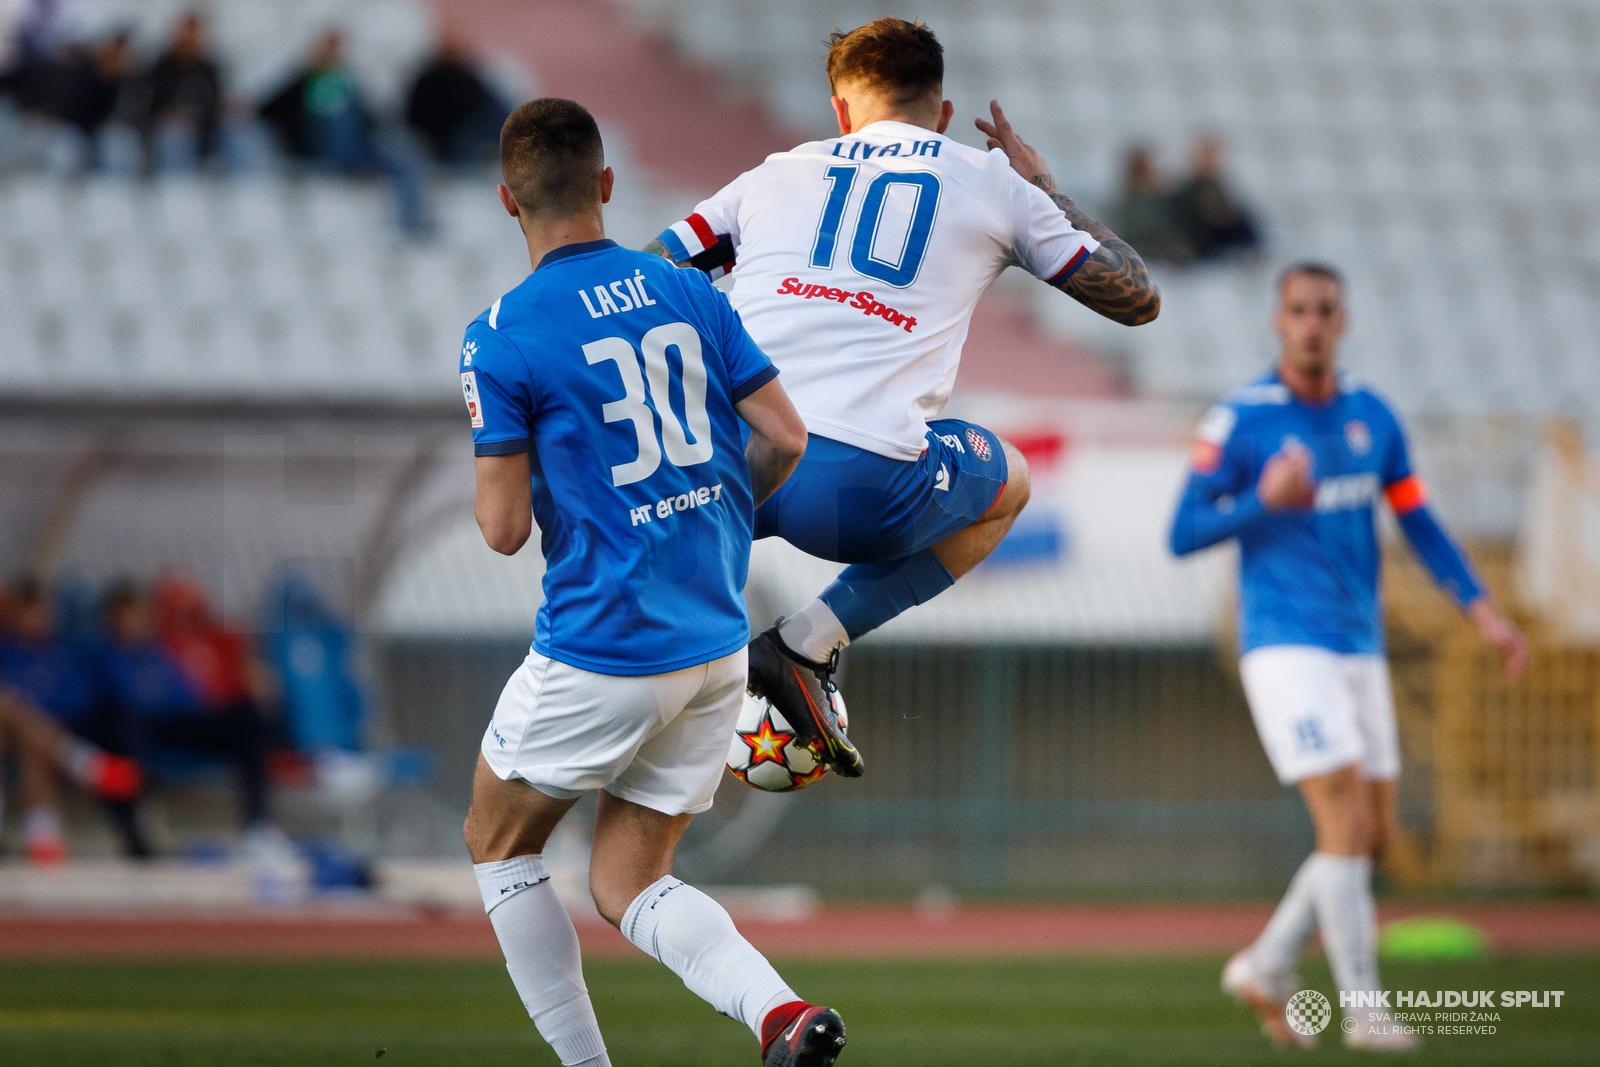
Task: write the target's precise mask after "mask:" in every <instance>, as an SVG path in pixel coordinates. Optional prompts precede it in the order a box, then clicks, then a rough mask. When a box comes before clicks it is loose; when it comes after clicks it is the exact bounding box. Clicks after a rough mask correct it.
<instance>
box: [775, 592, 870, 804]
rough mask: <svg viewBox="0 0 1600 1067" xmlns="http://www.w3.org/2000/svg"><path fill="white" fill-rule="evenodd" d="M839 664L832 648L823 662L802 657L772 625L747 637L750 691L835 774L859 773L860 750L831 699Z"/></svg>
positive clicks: (836, 654)
mask: <svg viewBox="0 0 1600 1067" xmlns="http://www.w3.org/2000/svg"><path fill="white" fill-rule="evenodd" d="M779 621H780V622H781V621H782V620H781V619H780V620H779ZM838 664H839V653H837V652H835V653H834V654H833V655H832V656H831V657H829V659H828V662H827V663H813V662H811V661H810V660H808V659H806V658H804V657H803V656H801V655H800V654H799V653H798V652H795V651H794V650H793V649H791V648H790V647H789V646H788V645H786V644H784V643H783V638H781V637H779V636H778V628H777V627H776V626H774V627H772V628H771V629H770V630H767V631H766V632H765V633H762V634H761V635H760V636H758V637H757V638H756V639H755V640H754V641H751V642H750V683H749V684H750V692H752V693H754V694H755V695H756V696H758V697H765V698H766V700H767V702H768V703H769V704H771V705H772V706H773V707H774V708H777V709H778V714H780V715H782V716H783V717H784V718H785V719H787V720H788V721H789V726H790V728H791V729H793V730H794V732H795V734H796V735H797V736H798V738H799V739H800V741H801V742H803V743H804V744H805V745H806V746H807V747H809V748H810V749H811V750H812V751H813V752H815V753H816V756H817V758H818V759H819V760H821V761H822V762H823V763H826V764H827V765H828V766H829V767H831V768H833V771H834V773H836V774H842V775H844V776H845V777H846V778H859V777H861V770H862V762H861V753H859V752H857V751H856V746H855V745H852V744H851V743H850V739H849V738H848V737H846V736H845V732H844V731H845V727H844V723H843V722H841V721H840V718H839V705H838V703H836V702H835V699H834V697H835V694H836V693H837V692H838V687H837V686H835V685H834V684H833V672H834V670H835V668H836V667H837V666H838Z"/></svg>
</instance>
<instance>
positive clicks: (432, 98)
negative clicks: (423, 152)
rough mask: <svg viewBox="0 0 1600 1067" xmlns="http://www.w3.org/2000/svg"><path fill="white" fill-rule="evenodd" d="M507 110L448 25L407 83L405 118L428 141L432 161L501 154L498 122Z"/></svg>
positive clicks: (450, 162)
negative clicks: (418, 69)
mask: <svg viewBox="0 0 1600 1067" xmlns="http://www.w3.org/2000/svg"><path fill="white" fill-rule="evenodd" d="M508 114H510V109H509V108H507V107H506V105H505V104H504V103H503V102H502V101H501V100H500V98H499V97H498V96H496V95H495V92H494V90H493V89H491V88H490V87H489V84H488V82H486V81H485V80H484V78H483V76H482V75H481V74H479V73H478V70H477V67H476V66H475V64H474V63H473V59H472V53H471V52H470V50H469V49H468V48H467V45H466V42H465V41H464V40H463V39H462V37H461V35H460V34H459V33H458V32H457V31H456V30H455V29H454V27H451V26H449V25H448V24H447V25H446V26H445V28H444V29H443V31H441V33H440V35H439V41H438V45H437V46H436V49H435V52H434V55H433V58H431V59H430V60H428V63H427V65H426V66H425V67H423V68H422V71H421V73H419V74H418V75H417V78H416V81H414V82H412V83H411V93H410V98H409V99H408V100H407V102H406V123H407V124H408V125H409V126H410V127H411V128H412V129H413V130H415V131H416V132H417V133H418V134H419V135H420V136H421V137H422V138H423V139H424V140H425V141H426V142H427V144H428V147H429V149H430V151H431V152H432V154H433V158H434V160H435V161H437V162H439V163H443V164H445V165H447V166H469V165H471V164H474V163H483V162H485V161H488V160H493V159H497V158H498V157H499V152H500V127H501V126H502V125H504V123H505V121H506V116H507V115H508Z"/></svg>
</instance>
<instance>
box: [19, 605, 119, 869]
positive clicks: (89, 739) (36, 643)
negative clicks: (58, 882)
mask: <svg viewBox="0 0 1600 1067" xmlns="http://www.w3.org/2000/svg"><path fill="white" fill-rule="evenodd" d="M9 606H10V610H9V613H8V614H9V618H8V620H7V621H8V623H9V627H8V630H9V632H8V633H7V634H6V635H5V638H4V640H0V705H3V710H0V734H3V735H4V736H5V737H6V738H8V739H9V740H10V742H11V746H12V747H13V748H14V749H16V750H18V751H19V752H21V753H22V754H23V756H24V760H23V763H24V766H23V772H24V786H25V788H24V793H25V795H26V797H27V800H28V802H29V807H28V810H27V814H26V816H25V821H24V835H25V837H26V839H27V847H28V853H29V855H30V856H34V857H35V858H36V859H38V860H40V861H41V862H51V861H54V860H59V859H60V858H63V857H64V856H65V855H66V847H65V845H64V844H63V843H62V840H61V823H60V819H59V818H58V817H57V815H56V812H55V805H54V795H53V792H52V791H51V785H52V784H53V783H51V782H50V780H49V778H50V775H51V774H53V773H54V772H57V771H59V772H62V773H65V774H66V776H67V777H69V778H70V779H72V780H73V781H75V782H77V783H78V784H80V785H82V786H84V787H85V788H87V789H90V790H92V791H93V792H95V793H97V794H98V795H99V796H100V797H102V798H103V799H104V800H106V802H107V807H108V808H109V809H110V811H111V814H112V817H113V819H114V820H115V822H116V824H117V828H118V829H119V830H120V831H121V832H122V835H123V838H124V842H125V845H126V848H127V852H128V854H129V855H131V856H147V855H149V849H148V848H147V847H146V846H145V844H144V840H143V838H142V837H141V836H140V834H139V832H138V827H137V823H136V822H135V820H134V811H133V803H132V799H133V796H134V795H135V794H137V793H138V791H139V786H140V775H139V773H138V768H137V765H135V764H133V762H132V761H131V760H129V759H127V758H125V757H126V754H127V753H128V751H129V741H128V738H127V736H126V735H125V734H124V733H123V732H122V731H121V730H120V729H119V726H120V724H119V723H117V722H116V721H114V720H113V719H112V718H110V717H108V716H107V715H106V709H105V707H104V704H103V701H102V700H101V697H102V692H101V688H100V685H99V678H98V676H97V674H96V671H95V669H94V665H93V663H92V662H91V661H89V660H88V659H87V657H85V656H83V655H81V654H80V653H79V651H78V650H76V649H72V648H69V647H68V646H67V645H66V643H64V642H62V641H61V640H59V639H58V638H57V637H56V635H55V632H54V626H53V620H52V618H51V612H50V604H49V600H48V598H47V597H46V596H45V590H44V588H43V586H42V585H41V584H40V583H39V582H37V581H35V580H33V579H28V578H25V579H22V580H21V581H18V582H17V583H16V585H15V586H14V587H13V589H12V596H11V598H10V605H9ZM108 750H109V751H108ZM29 757H31V758H29Z"/></svg>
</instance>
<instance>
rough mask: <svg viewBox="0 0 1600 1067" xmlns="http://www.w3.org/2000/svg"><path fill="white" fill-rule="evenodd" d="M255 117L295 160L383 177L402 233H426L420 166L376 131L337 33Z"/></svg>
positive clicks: (325, 40)
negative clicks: (389, 189) (396, 210)
mask: <svg viewBox="0 0 1600 1067" xmlns="http://www.w3.org/2000/svg"><path fill="white" fill-rule="evenodd" d="M260 115H261V118H262V120H263V121H265V122H266V124H267V126H268V127H270V128H271V129H272V131H273V132H274V133H275V134H276V135H277V137H278V140H279V142H280V144H281V145H282V147H283V149H284V151H285V152H287V153H288V154H289V155H290V156H292V157H294V158H296V159H299V160H302V161H304V162H306V163H308V164H311V165H312V166H316V167H321V168H323V169H325V170H330V171H333V172H334V173H337V174H346V175H352V176H357V177H359V176H364V175H373V174H383V175H386V176H387V177H388V178H389V181H390V183H391V185H392V186H393V188H394V192H395V199H396V201H397V206H398V209H399V216H400V225H401V227H402V228H403V229H404V230H406V232H408V233H411V234H413V235H418V236H420V235H423V234H425V233H427V232H428V231H429V230H430V228H431V225H430V222H429V217H428V204H427V198H426V194H425V190H424V187H423V180H422V168H421V163H420V161H419V160H418V159H417V158H415V155H414V153H413V152H412V150H411V149H410V148H409V147H407V146H406V145H405V144H404V143H403V141H402V140H401V139H400V138H397V137H393V136H381V135H380V134H379V133H378V132H377V131H376V129H375V127H374V123H373V119H372V114H371V112H370V110H369V109H368V108H367V106H366V103H365V101H364V99H363V98H362V94H361V87H360V85H359V84H358V83H357V82H356V77H355V73H354V72H353V71H352V70H350V68H349V66H348V65H347V64H346V63H345V58H344V36H343V34H341V33H340V32H339V31H338V30H329V31H328V32H327V33H325V34H323V35H322V37H320V38H319V39H318V41H317V43H316V45H315V47H313V49H312V51H311V55H310V56H309V57H308V59H307V61H306V65H305V66H304V67H303V68H302V69H301V70H299V71H298V72H297V73H296V74H295V75H294V77H292V78H291V79H290V80H289V82H288V84H286V85H285V86H284V87H283V88H282V89H280V90H279V91H278V92H277V93H275V94H274V95H273V96H272V97H271V98H270V99H269V100H267V102H266V103H264V104H262V105H261V107H260Z"/></svg>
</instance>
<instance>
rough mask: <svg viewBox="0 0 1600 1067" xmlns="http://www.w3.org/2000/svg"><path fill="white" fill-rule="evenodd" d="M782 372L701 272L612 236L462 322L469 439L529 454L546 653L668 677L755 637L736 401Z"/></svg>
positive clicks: (555, 259)
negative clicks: (542, 567) (747, 592)
mask: <svg viewBox="0 0 1600 1067" xmlns="http://www.w3.org/2000/svg"><path fill="white" fill-rule="evenodd" d="M777 373H778V371H777V368H776V367H774V366H773V365H772V362H771V361H770V360H769V359H767V357H766V356H765V355H764V354H763V353H762V352H761V350H760V349H759V348H758V347H757V346H756V344H755V342H754V341H752V340H751V339H750V336H749V335H748V334H747V333H745V330H744V326H743V324H742V323H741V322H740V321H739V316H738V314H737V313H736V312H735V311H734V310H733V308H732V307H730V306H729V304H728V301H727V298H726V297H724V296H723V295H722V293H721V292H720V291H718V290H717V289H716V288H715V287H714V286H713V285H712V284H711V282H710V281H709V279H707V278H706V276H705V275H704V274H702V273H701V272H700V271H698V270H680V269H678V268H677V267H675V266H673V265H672V264H671V263H669V262H667V261H666V260H665V259H662V258H661V257H659V256H652V255H646V254H644V253H642V252H632V251H629V250H626V249H623V248H619V247H618V246H617V245H616V243H615V242H612V241H605V240H603V241H591V242H585V243H582V244H572V245H566V246H564V247H562V248H558V249H556V250H555V251H553V252H551V253H550V254H549V255H547V256H545V257H544V259H542V260H541V261H540V262H539V265H538V267H537V268H536V269H535V270H534V272H533V273H532V274H530V275H529V276H528V277H527V279H526V280H525V281H523V283H522V284H521V285H519V286H517V287H516V288H515V289H513V290H512V291H511V292H509V293H507V294H506V295H505V296H503V297H501V298H500V299H499V300H496V301H495V302H494V305H493V306H492V307H491V308H489V310H488V311H486V312H484V314H482V315H480V316H478V318H477V319H476V320H475V321H474V322H473V323H472V325H471V326H469V327H467V334H466V340H465V343H464V344H463V346H462V350H461V388H462V392H463V393H464V394H465V396H466V400H467V411H468V414H469V416H470V417H471V420H472V438H473V446H474V451H475V453H476V454H477V455H479V456H497V455H508V454H511V453H515V452H527V453H529V459H530V465H531V466H532V469H533V514H534V518H535V520H536V521H537V522H538V526H539V536H540V547H541V548H542V550H543V552H544V557H545V563H546V571H545V576H544V595H545V598H544V603H543V605H542V606H541V607H540V608H539V614H538V619H537V623H536V626H535V629H534V639H533V647H534V648H535V649H536V650H537V651H538V652H539V653H540V654H541V655H544V656H548V657H549V658H551V659H554V660H559V661H561V662H562V663H567V664H570V665H572V666H574V667H581V668H583V669H585V670H591V671H596V672H598V673H601V674H626V675H638V674H659V673H663V672H666V671H673V670H678V669H680V668H683V667H691V666H694V665H696V664H699V663H705V662H708V661H709V660H713V659H716V658H718V657H720V656H725V655H729V654H730V653H733V652H736V651H738V650H739V649H740V648H742V647H743V646H744V645H745V644H746V643H747V642H748V641H749V639H750V625H749V620H748V619H747V618H746V615H745V605H744V597H743V593H742V590H743V588H744V583H745V576H746V573H747V571H748V568H749V562H750V537H751V526H752V522H753V509H752V498H751V491H750V472H749V469H748V468H747V467H746V465H745V459H744V449H743V447H742V445H741V439H740V430H739V427H740V423H739V418H738V416H737V415H736V414H735V412H734V404H736V403H738V402H739V401H740V400H742V399H744V398H745V397H746V396H748V395H749V394H750V393H752V392H754V391H755V390H757V389H759V388H760V387H761V386H763V385H765V384H766V383H767V382H769V381H771V380H772V379H773V378H774V377H776V376H777Z"/></svg>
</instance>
